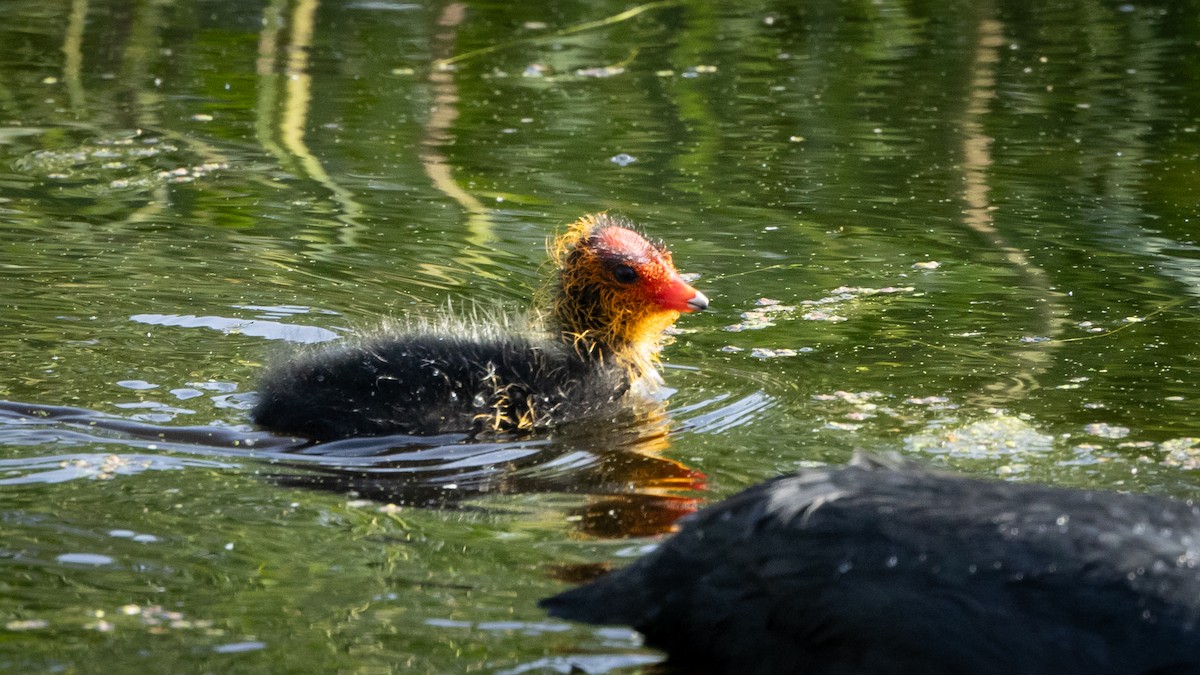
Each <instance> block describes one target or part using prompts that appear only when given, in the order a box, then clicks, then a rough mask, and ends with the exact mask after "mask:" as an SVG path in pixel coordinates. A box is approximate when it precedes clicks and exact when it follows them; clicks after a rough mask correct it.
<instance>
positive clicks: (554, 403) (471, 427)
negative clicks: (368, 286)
mask: <svg viewBox="0 0 1200 675" xmlns="http://www.w3.org/2000/svg"><path fill="white" fill-rule="evenodd" d="M550 254H551V258H552V262H553V264H554V267H555V268H556V274H555V278H554V281H553V283H552V286H551V289H550V296H551V297H550V302H549V308H548V313H549V316H548V317H545V319H543V320H540V321H539V320H538V319H537V318H528V317H526V318H519V319H513V320H507V321H504V320H501V321H482V322H481V321H474V322H471V323H465V322H457V321H455V320H453V319H448V320H443V321H442V322H441V323H440V324H430V325H424V326H420V327H417V328H413V329H409V330H405V331H399V332H388V331H385V332H382V333H379V334H374V335H367V336H365V337H362V338H359V339H357V340H353V341H347V342H340V343H337V344H334V345H332V346H329V347H325V348H321V349H317V350H314V351H309V352H303V353H300V354H299V355H297V356H295V357H294V358H292V359H291V360H289V361H286V362H284V363H281V364H279V365H277V366H275V367H273V368H270V369H269V370H268V371H267V372H266V374H265V376H264V377H263V379H262V382H261V384H260V386H259V392H258V395H259V398H258V402H257V404H256V405H255V407H254V410H253V412H252V413H251V416H252V418H253V420H254V421H255V422H256V423H257V424H259V425H261V426H264V427H268V428H271V429H274V430H277V431H281V432H286V433H291V434H299V435H302V436H305V437H308V438H311V439H313V440H316V441H328V440H334V439H339V438H349V437H355V436H376V435H383V434H413V435H432V434H442V433H455V432H462V433H471V434H479V433H485V432H491V433H503V432H516V431H532V430H539V429H545V428H547V427H550V426H553V425H555V424H559V423H562V422H566V421H569V420H572V419H577V418H581V417H587V416H592V415H597V414H603V413H604V412H605V411H608V410H612V409H614V408H616V407H619V406H622V405H628V404H629V403H630V401H628V400H627V399H628V398H629V397H631V396H635V394H634V393H633V392H634V391H635V390H636V391H640V392H653V390H654V389H655V388H656V387H657V386H658V385H659V384H660V383H661V381H662V380H661V377H660V376H659V374H658V371H657V368H656V365H657V361H658V352H659V349H660V348H661V345H662V338H663V331H664V330H666V328H667V327H669V326H670V325H671V324H673V323H674V322H675V320H676V319H678V318H679V315H680V313H681V312H696V311H700V310H703V309H705V308H706V307H707V306H708V299H707V298H706V297H705V296H704V294H703V293H701V292H700V291H697V290H696V289H694V288H692V287H691V286H690V285H689V284H688V283H687V282H685V281H684V280H683V279H682V278H681V277H680V276H679V272H677V271H676V270H675V266H674V264H673V263H672V262H671V254H670V252H668V251H667V249H666V248H665V247H664V246H663V245H662V244H658V243H653V242H650V241H647V240H646V239H645V238H644V237H643V236H642V235H640V234H638V233H637V232H635V231H634V230H633V229H631V225H630V224H629V223H628V222H626V221H624V220H621V219H619V218H616V217H613V216H610V215H607V214H603V213H601V214H594V215H588V216H584V217H583V218H580V219H579V220H578V221H576V222H575V223H574V224H572V225H571V226H570V228H568V230H567V231H566V232H565V233H564V234H563V235H561V236H560V237H558V238H557V239H556V240H555V241H554V242H553V244H552V246H551V250H550Z"/></svg>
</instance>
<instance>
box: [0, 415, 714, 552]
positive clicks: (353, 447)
mask: <svg viewBox="0 0 1200 675" xmlns="http://www.w3.org/2000/svg"><path fill="white" fill-rule="evenodd" d="M668 423H669V418H668V417H667V416H666V415H665V414H664V413H663V412H662V411H661V410H656V411H654V412H652V413H650V414H646V413H640V414H636V413H634V412H629V413H628V414H626V415H624V416H623V417H622V418H620V419H616V420H612V419H605V420H600V421H595V422H581V423H578V424H575V425H571V426H570V427H565V428H563V429H562V430H560V431H557V432H555V433H554V434H552V435H547V436H539V437H529V438H517V439H498V440H494V441H481V440H476V439H472V438H470V437H469V436H466V435H462V434H449V435H441V436H432V437H414V436H381V437H371V438H352V439H345V440H340V441H333V442H328V443H319V444H317V443H312V442H311V441H308V440H306V439H302V438H295V437H288V436H279V435H276V434H273V433H270V432H266V431H261V430H256V429H254V428H252V427H249V426H233V427H224V426H159V425H154V424H147V423H144V422H140V421H134V420H130V419H126V418H122V417H117V416H113V415H108V414H104V413H100V412H97V411H93V410H87V409H84V408H73V407H65V406H49V405H41V404H34V403H21V402H16V401H0V444H3V445H21V446H30V445H38V446H48V445H53V446H54V447H56V448H62V447H64V446H71V445H81V446H82V445H87V446H90V447H93V448H94V447H95V446H97V445H101V446H105V445H110V446H117V447H119V448H120V449H119V450H116V451H114V452H112V453H97V452H85V453H56V454H54V455H51V456H40V457H25V458H17V459H0V472H2V473H0V485H18V484H30V483H57V482H65V481H68V480H72V479H77V478H86V477H100V478H108V477H113V476H116V475H127V474H134V473H139V472H142V471H154V470H171V469H182V468H190V467H204V468H216V469H236V468H237V467H239V466H241V465H242V464H243V463H244V462H247V461H252V462H256V463H262V464H265V465H267V467H268V468H267V469H266V470H260V473H261V475H262V476H263V477H264V478H266V479H267V480H269V481H271V482H273V483H275V484H278V485H282V486H286V487H301V488H309V489H319V490H327V491H333V492H341V493H348V494H351V495H355V496H357V497H360V498H364V499H371V500H375V501H379V502H383V503H390V504H396V505H405V506H415V507H433V508H470V507H472V505H470V504H469V503H468V502H469V500H471V499H472V498H476V497H480V496H482V495H486V494H493V495H496V494H498V495H510V494H526V493H547V492H562V493H578V494H581V495H585V498H584V501H583V503H582V504H581V505H579V506H577V507H574V508H572V509H571V511H570V513H569V514H568V517H569V518H570V520H571V521H573V522H574V523H575V524H576V526H577V527H578V529H579V530H580V531H581V532H582V533H584V534H586V535H588V536H594V537H604V538H609V537H630V536H646V535H651V534H656V533H660V532H664V531H666V530H668V529H670V527H671V525H672V523H674V522H675V520H676V519H678V518H679V517H680V516H682V515H684V514H686V513H689V512H691V511H694V510H695V509H696V507H697V505H698V502H699V500H698V498H697V496H696V494H695V493H696V491H698V490H703V489H704V488H705V476H704V474H702V473H700V472H699V471H696V470H694V469H692V468H690V467H688V466H686V465H684V464H682V463H679V462H677V461H674V460H671V459H667V458H665V457H662V456H661V453H662V452H663V451H664V450H665V449H666V448H667V447H668V446H669V443H670V441H669V434H668ZM601 439H602V442H598V440H601ZM131 448H134V449H138V450H140V452H133V453H131V452H129V450H130V449H131ZM172 453H181V454H182V455H183V456H179V455H176V454H172Z"/></svg>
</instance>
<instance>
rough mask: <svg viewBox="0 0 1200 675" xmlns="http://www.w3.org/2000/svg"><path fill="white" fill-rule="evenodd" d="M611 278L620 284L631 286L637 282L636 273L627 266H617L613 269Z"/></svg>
mask: <svg viewBox="0 0 1200 675" xmlns="http://www.w3.org/2000/svg"><path fill="white" fill-rule="evenodd" d="M613 278H614V279H616V280H617V281H618V282H620V283H622V284H632V283H633V282H635V281H637V280H638V273H637V270H635V269H633V268H632V267H630V266H629V265H617V266H616V267H614V268H613Z"/></svg>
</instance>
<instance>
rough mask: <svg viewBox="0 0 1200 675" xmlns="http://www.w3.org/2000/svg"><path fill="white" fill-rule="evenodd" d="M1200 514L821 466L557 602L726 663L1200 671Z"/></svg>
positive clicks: (1183, 508)
mask: <svg viewBox="0 0 1200 675" xmlns="http://www.w3.org/2000/svg"><path fill="white" fill-rule="evenodd" d="M1197 561H1200V514H1198V512H1197V509H1196V508H1195V507H1194V506H1192V505H1190V504H1185V503H1182V502H1177V501H1173V500H1168V499H1163V498H1156V497H1150V496H1144V495H1122V494H1115V493H1105V492H1086V491H1077V490H1063V489H1055V488H1048V487H1042V486H1035V485H1025V484H1018V483H1006V482H997V481H980V480H972V479H968V478H963V477H959V476H951V475H946V474H939V473H932V472H927V471H922V470H913V469H900V470H893V469H891V468H888V467H884V466H879V465H873V466H857V467H848V468H841V469H828V470H810V471H804V472H801V473H800V474H798V475H794V476H786V477H781V478H777V479H775V480H772V481H769V482H767V483H764V484H761V485H758V486H755V487H753V488H750V489H749V490H747V491H745V492H743V493H741V494H739V495H736V496H734V497H733V498H731V499H729V500H727V501H725V502H722V503H720V504H717V505H716V506H714V507H711V508H709V509H706V510H704V511H702V512H700V513H699V514H697V516H696V517H695V518H694V519H693V520H691V521H690V522H688V523H687V524H686V525H685V526H684V527H683V529H682V531H681V532H680V533H679V534H677V535H676V536H674V537H672V538H671V539H669V540H667V541H665V542H664V543H663V544H662V545H661V546H660V547H659V548H658V549H656V550H655V551H654V552H653V553H651V554H650V555H648V556H646V557H645V558H643V559H641V560H639V561H637V562H635V563H634V564H633V565H631V566H629V567H628V568H625V569H623V570H620V571H617V572H614V573H612V574H609V575H607V576H606V577H603V578H601V579H599V580H597V581H595V582H593V583H592V584H590V585H588V586H584V587H582V588H579V589H575V590H573V591H568V592H566V593H563V594H561V595H559V596H555V597H554V598H550V599H548V600H546V601H544V602H545V605H546V607H547V608H548V609H549V610H550V612H551V613H552V614H554V615H557V616H560V617H563V618H569V619H575V620H581V621H588V622H592V623H619V624H627V625H632V626H633V627H635V628H637V629H638V630H639V631H641V632H642V633H643V634H645V635H646V638H647V642H648V644H651V645H653V646H657V647H660V648H662V649H664V650H666V651H667V652H668V653H669V654H670V655H671V657H672V658H673V659H674V660H677V661H679V660H682V661H685V662H687V661H694V662H696V663H699V664H703V665H705V666H706V667H708V668H710V669H715V670H717V671H718V672H760V673H786V672H804V673H905V672H921V673H1018V672H1019V673H1114V674H1115V673H1176V672H1179V673H1184V672H1200V639H1198V638H1200V635H1198V634H1197V626H1196V622H1197V621H1198V620H1200V580H1198V579H1197V576H1196V569H1195V564H1196V562H1197Z"/></svg>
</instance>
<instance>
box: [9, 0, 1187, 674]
mask: <svg viewBox="0 0 1200 675" xmlns="http://www.w3.org/2000/svg"><path fill="white" fill-rule="evenodd" d="M793 4H795V3H774V2H751V3H738V4H737V5H736V6H730V7H725V6H723V5H720V4H715V5H714V4H708V3H702V2H692V1H684V2H662V3H654V4H651V5H643V6H638V7H636V8H634V9H633V10H632V11H627V10H631V8H633V7H634V6H632V5H625V4H621V3H612V2H599V3H577V4H570V5H563V4H561V3H544V4H538V3H517V4H514V5H512V6H506V5H505V3H490V4H489V3H465V4H460V3H425V2H418V3H399V2H350V3H320V2H317V1H316V0H291V1H287V0H271V1H269V2H265V3H254V4H247V3H242V2H231V1H227V0H212V1H206V2H196V3H176V2H169V1H168V2H157V1H149V0H147V1H145V2H135V3H126V2H115V1H110V0H70V1H66V0H63V1H58V2H32V1H24V0H11V1H10V2H9V3H8V4H7V5H6V8H5V9H6V11H5V16H6V21H5V22H4V24H3V25H2V26H0V47H2V50H0V53H3V54H5V57H4V58H3V59H2V60H0V251H2V254H0V307H2V309H3V311H0V328H2V329H3V334H4V336H5V337H4V338H3V339H0V399H4V400H6V401H8V403H5V404H3V405H0V500H2V501H0V528H2V530H3V532H4V537H3V542H2V543H0V567H2V568H3V574H0V631H2V632H0V635H3V639H2V640H0V645H3V646H0V669H3V670H12V671H14V672H42V671H55V672H91V671H94V670H97V669H98V668H100V666H99V665H98V664H103V669H104V670H106V671H110V672H113V671H126V670H128V671H133V670H135V669H136V670H140V671H144V670H154V671H166V670H171V671H185V672H186V671H202V670H208V671H212V670H218V671H229V670H232V671H264V670H274V671H279V672H294V671H314V672H316V671H332V670H347V671H363V672H375V671H388V670H395V671H403V672H467V671H472V672H477V671H482V672H497V673H499V672H508V673H520V672H568V671H569V670H570V668H571V667H576V668H579V669H581V670H583V671H585V672H597V673H598V672H629V671H635V670H637V669H638V668H642V667H644V666H645V665H646V664H647V663H650V662H652V661H653V660H654V659H655V658H656V656H655V654H654V653H653V652H651V651H648V650H644V649H642V648H640V647H639V646H638V643H637V640H636V638H635V636H634V635H633V634H631V633H630V632H629V631H627V630H623V629H596V628H593V627H580V626H572V625H570V624H566V623H563V622H559V621H556V620H550V619H547V618H546V617H545V616H544V614H543V613H542V612H541V611H539V610H538V609H537V608H536V606H535V601H536V599H537V598H539V597H542V596H545V595H548V594H550V593H553V592H555V591H557V590H560V589H562V588H564V587H565V586H566V584H568V583H571V582H573V581H576V580H578V579H581V578H584V577H586V576H587V575H588V574H590V573H594V572H595V571H597V570H598V569H602V568H604V567H605V566H608V565H614V564H622V563H623V562H624V561H625V560H627V559H629V558H631V557H633V556H636V555H638V554H639V553H640V552H641V551H642V550H643V547H644V546H645V545H646V544H648V543H651V542H652V541H653V540H654V537H655V536H656V535H658V534H659V533H662V532H664V531H666V530H667V529H669V527H670V525H671V523H672V522H673V521H674V520H675V519H676V518H678V517H679V516H680V515H683V514H686V513H688V512H690V511H692V510H694V509H695V508H697V507H698V506H699V505H701V504H703V503H705V502H707V501H709V500H712V499H716V498H720V497H722V496H726V495H728V494H731V493H733V492H735V491H737V490H739V489H741V488H743V487H745V486H747V485H750V484H752V483H755V482H758V481H760V480H762V479H764V478H767V477H769V476H772V475H774V474H776V473H778V472H780V471H788V470H792V469H794V468H796V467H797V466H801V465H810V464H813V463H820V462H840V461H844V460H845V459H847V458H848V457H849V456H850V453H851V452H852V451H853V450H854V449H856V448H861V449H867V450H900V451H902V452H905V453H907V454H910V455H912V456H915V457H918V458H922V459H925V460H927V461H929V462H931V463H934V464H937V465H943V466H949V467H953V468H954V469H956V470H960V471H963V472H966V473H970V474H975V475H983V476H996V477H1001V478H1004V479H1009V480H1031V481H1032V480H1036V481H1042V482H1049V483H1053V484H1059V485H1071V486H1093V487H1105V488H1111V489H1121V490H1137V491H1144V492H1152V493H1156V494H1165V495H1175V496H1195V494H1196V492H1197V490H1198V489H1200V478H1198V477H1197V475H1196V474H1195V469H1196V468H1197V466H1200V458H1198V454H1200V440H1197V438H1200V428H1198V427H1197V422H1196V416H1195V414H1194V410H1195V401H1196V400H1197V397H1198V396H1200V392H1198V391H1197V373H1198V372H1200V362H1198V357H1197V350H1196V345H1195V337H1194V336H1195V335H1197V334H1200V320H1198V319H1197V306H1198V304H1200V303H1198V299H1197V295H1198V294H1200V244H1198V241H1197V236H1196V234H1195V232H1196V231H1197V230H1196V228H1197V223H1200V207H1198V203H1200V198H1198V195H1200V192H1198V190H1197V178H1198V176H1200V172H1198V165H1200V164H1198V163H1200V97H1198V95H1197V94H1196V92H1198V91H1200V82H1198V81H1197V80H1198V79H1200V77H1198V76H1200V62H1198V61H1197V60H1196V59H1195V54H1196V48H1197V45H1200V29H1198V28H1197V24H1196V22H1195V21H1194V20H1193V17H1194V16H1196V14H1197V12H1198V10H1200V8H1198V7H1196V6H1195V3H1188V2H1183V3H1165V2H1164V3H1149V4H1134V3H1129V4H1114V3H1098V2H1057V1H1056V2H1050V3H1037V4H1032V5H1031V4H1029V3H991V2H984V3H959V2H939V3H932V4H930V3H899V2H886V1H884V2H856V3H817V4H813V3H803V4H802V5H803V6H801V7H795V6H793ZM606 19H607V21H606ZM605 209H607V210H609V211H612V212H615V213H618V214H620V215H623V216H625V217H628V218H630V219H633V220H635V221H638V222H640V223H642V224H643V225H644V227H645V229H646V230H647V231H648V232H649V233H651V234H652V235H654V236H656V237H660V238H662V239H663V240H665V241H666V242H667V243H668V244H669V246H670V247H671V249H672V250H673V252H674V256H675V260H676V262H677V264H678V265H679V266H680V268H681V269H682V270H683V271H685V272H690V273H696V274H698V275H699V276H698V278H697V279H696V281H695V282H694V283H695V285H696V286H697V287H699V288H701V289H702V290H703V291H704V292H705V293H706V294H707V295H708V296H709V297H710V298H711V299H712V308H711V311H709V312H706V313H704V314H703V315H697V316H687V317H685V318H684V319H683V320H682V321H681V322H680V323H679V325H678V328H679V332H678V334H677V335H675V336H674V343H673V344H671V345H670V346H669V347H668V348H667V350H666V352H665V377H666V379H667V381H668V383H669V385H670V387H671V389H672V391H673V393H672V395H671V396H670V397H669V400H668V401H667V402H666V404H665V411H664V414H662V415H657V416H652V417H651V418H649V419H647V418H639V417H636V416H632V417H630V418H628V419H619V420H612V421H599V422H592V423H588V424H581V425H577V426H574V427H571V428H565V429H561V430H558V431H556V432H554V433H552V434H547V435H543V436H537V437H532V438H524V439H498V440H488V441H484V442H477V441H472V440H471V439H466V438H462V437H456V436H447V437H439V438H435V439H413V438H389V439H370V440H358V441H346V442H340V443H337V444H330V445H327V446H323V447H320V448H312V447H308V446H306V445H305V444H304V443H303V442H302V441H300V440H297V439H290V438H285V437H279V436H275V435H272V434H269V433H267V432H263V431H261V430H257V429H254V428H253V427H252V426H250V425H249V423H248V420H247V409H248V407H249V405H251V402H252V400H253V395H252V392H253V390H254V388H255V378H256V374H257V373H258V372H259V370H260V368H261V367H262V366H263V364H265V363H267V362H268V361H269V360H271V359H274V358H279V357H280V355H281V354H285V353H286V352H287V351H288V350H289V349H292V348H297V347H299V346H302V345H305V344H315V343H321V342H326V341H330V340H336V339H340V338H341V337H342V336H345V335H348V334H353V333H355V332H358V331H362V330H368V329H370V327H371V326H372V325H373V324H375V323H377V322H378V321H379V320H380V319H381V318H382V317H385V316H404V315H410V314H416V315H429V314H434V313H437V312H439V311H444V309H445V308H446V307H447V306H448V305H450V304H454V305H457V306H459V307H466V306H470V305H471V304H472V303H476V304H478V305H479V306H482V307H488V308H491V307H508V308H520V307H523V306H524V305H526V304H527V303H528V302H529V299H530V297H531V296H532V295H533V294H534V292H535V291H536V289H537V288H538V287H539V286H540V285H541V284H542V282H543V280H544V275H545V272H546V267H545V254H544V244H545V242H546V240H547V239H548V238H549V237H551V236H553V234H554V233H555V232H556V231H559V230H561V229H562V228H563V227H564V226H565V225H566V224H567V223H569V222H570V221H572V220H573V219H575V218H576V217H578V216H579V215H581V214H583V213H586V212H590V211H596V210H605Z"/></svg>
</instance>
